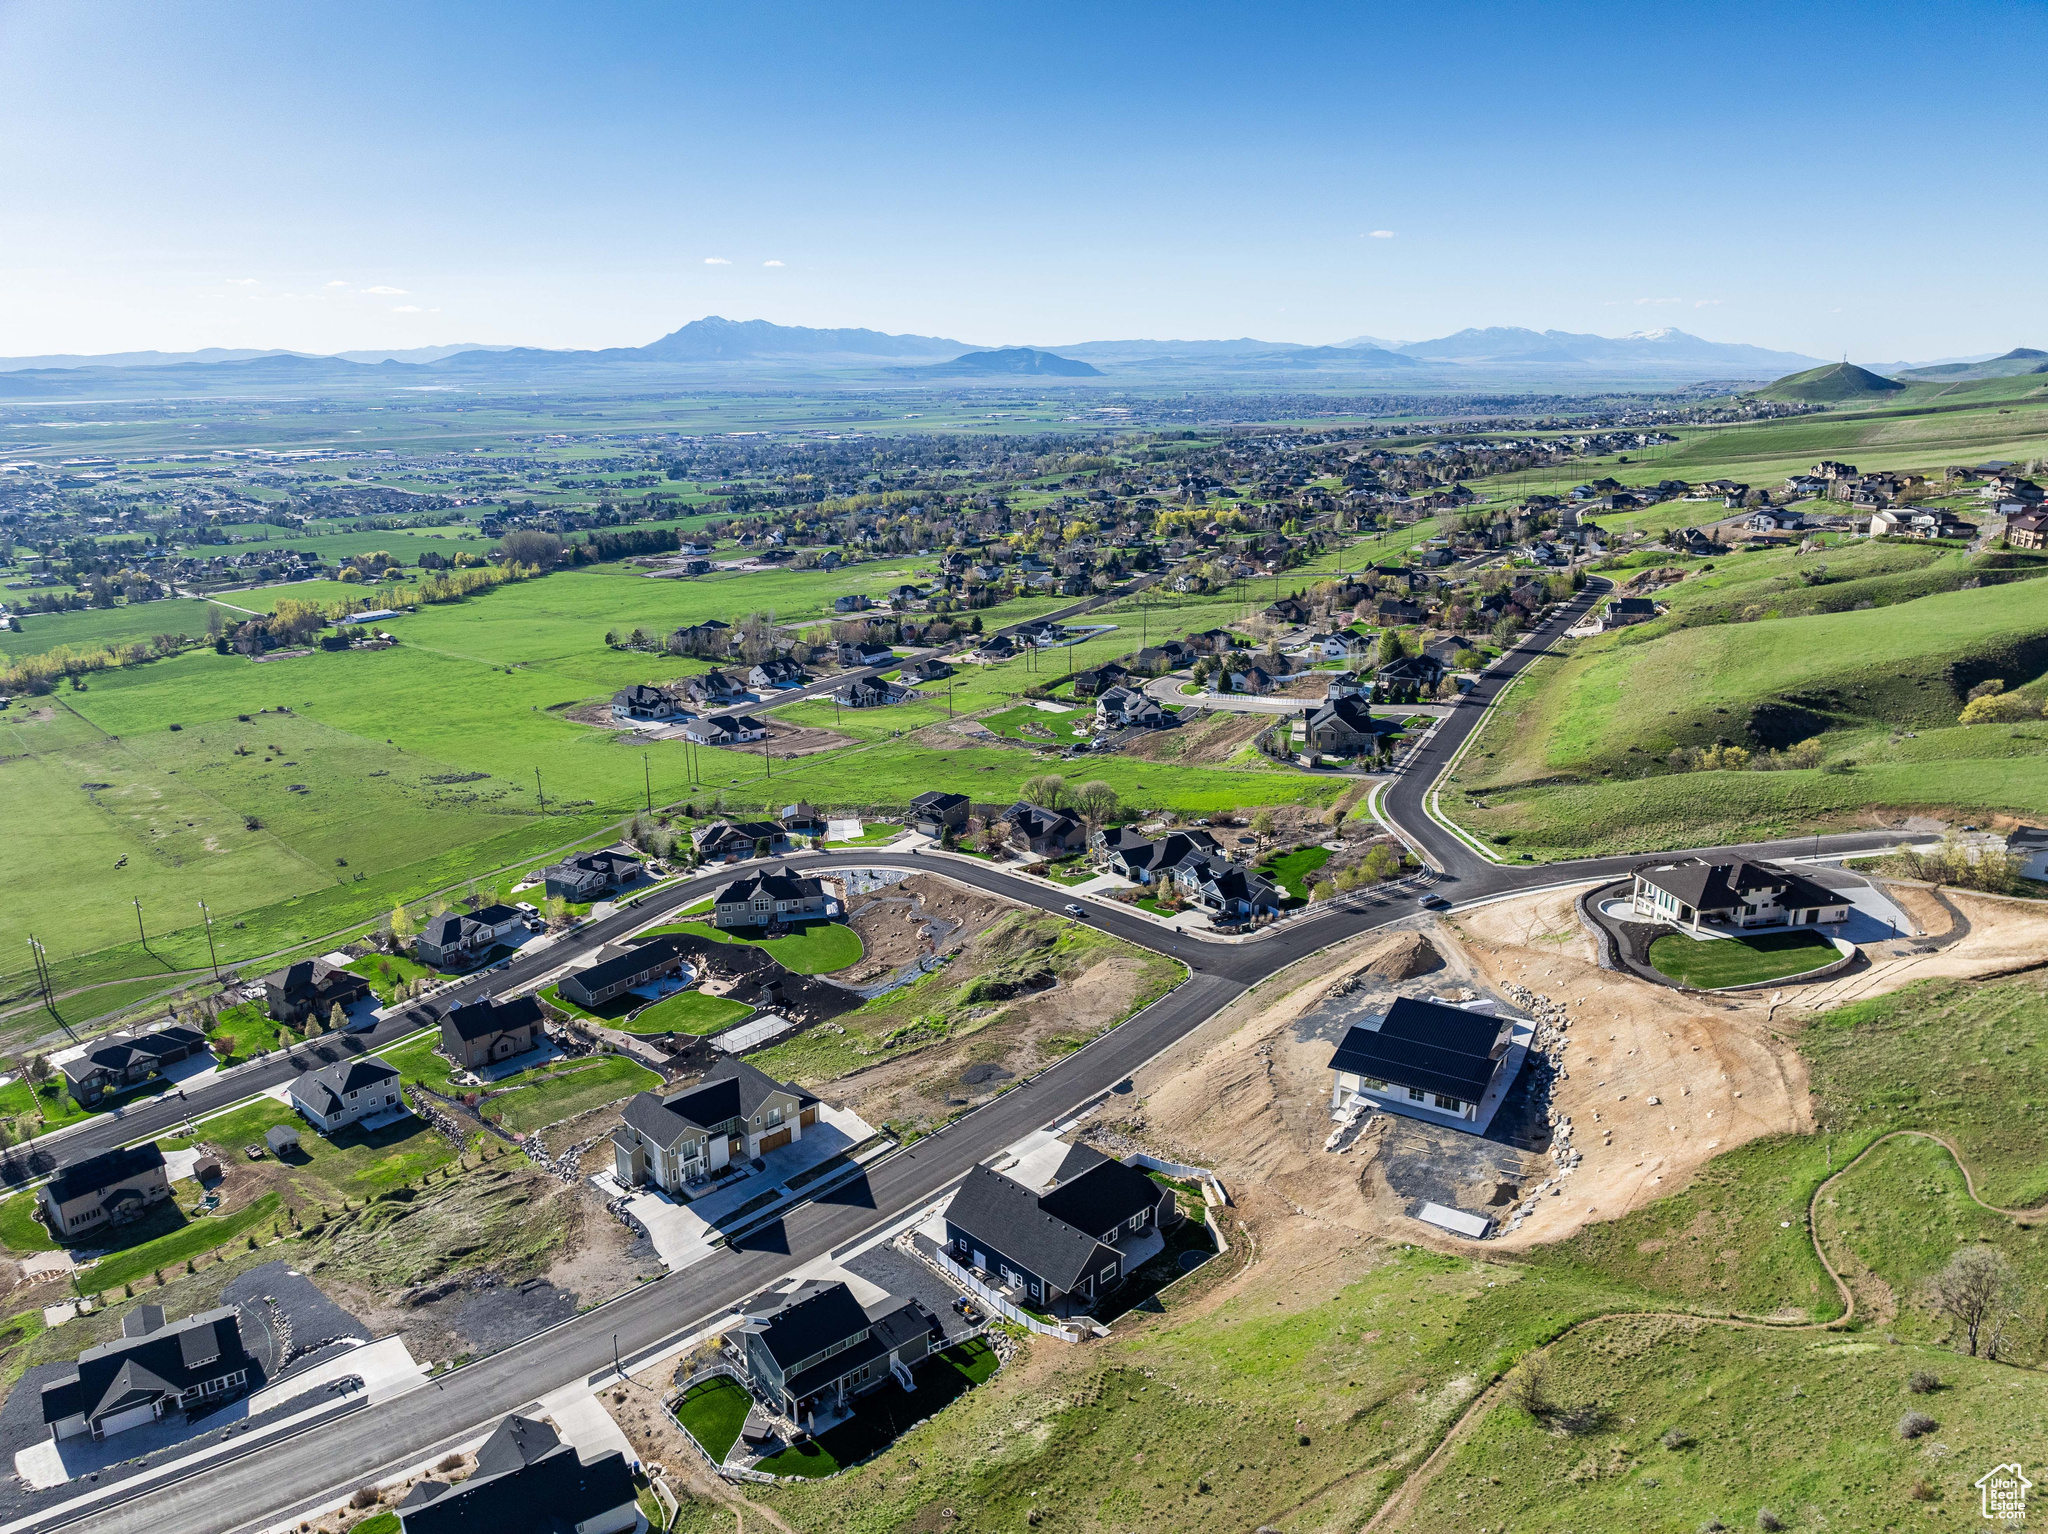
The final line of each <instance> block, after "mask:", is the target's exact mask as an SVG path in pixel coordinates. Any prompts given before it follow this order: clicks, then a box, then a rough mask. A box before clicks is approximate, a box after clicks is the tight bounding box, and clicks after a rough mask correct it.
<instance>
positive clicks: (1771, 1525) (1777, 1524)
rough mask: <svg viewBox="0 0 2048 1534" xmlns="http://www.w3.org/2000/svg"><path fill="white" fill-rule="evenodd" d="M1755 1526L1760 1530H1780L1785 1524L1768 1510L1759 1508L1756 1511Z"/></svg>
mask: <svg viewBox="0 0 2048 1534" xmlns="http://www.w3.org/2000/svg"><path fill="white" fill-rule="evenodd" d="M1756 1526H1757V1527H1758V1528H1760V1529H1782V1528H1784V1527H1785V1522H1784V1520H1783V1519H1782V1518H1780V1517H1779V1516H1778V1515H1777V1514H1776V1513H1774V1512H1772V1511H1771V1510H1770V1509H1769V1508H1767V1507H1760V1508H1758V1509H1757V1510H1756Z"/></svg>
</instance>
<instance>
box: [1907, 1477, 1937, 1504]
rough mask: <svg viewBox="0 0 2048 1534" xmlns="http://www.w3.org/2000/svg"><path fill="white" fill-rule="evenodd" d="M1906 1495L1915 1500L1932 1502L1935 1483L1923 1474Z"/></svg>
mask: <svg viewBox="0 0 2048 1534" xmlns="http://www.w3.org/2000/svg"><path fill="white" fill-rule="evenodd" d="M1906 1495H1907V1496H1909V1497H1911V1498H1912V1499H1913V1500H1914V1501H1915V1502H1932V1501H1933V1500H1934V1483H1933V1482H1932V1481H1930V1480H1928V1479H1927V1477H1926V1476H1924V1475H1923V1476H1922V1477H1920V1479H1919V1480H1917V1481H1915V1482H1914V1483H1913V1484H1912V1486H1911V1487H1909V1488H1908V1489H1907V1491H1906Z"/></svg>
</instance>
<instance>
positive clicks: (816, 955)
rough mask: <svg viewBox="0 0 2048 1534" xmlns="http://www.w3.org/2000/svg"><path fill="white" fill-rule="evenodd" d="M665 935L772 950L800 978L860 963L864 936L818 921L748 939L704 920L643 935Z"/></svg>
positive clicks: (784, 965)
mask: <svg viewBox="0 0 2048 1534" xmlns="http://www.w3.org/2000/svg"><path fill="white" fill-rule="evenodd" d="M663 932H686V933H688V934H689V935H690V936H692V937H701V938H707V939H709V940H710V941H711V942H714V943H751V944H753V945H754V946H756V947H761V948H766V949H768V950H769V951H770V952H771V953H773V954H774V956H775V961H776V962H777V963H778V964H780V965H781V966H782V967H783V968H784V969H786V970H788V971H790V972H791V973H792V974H797V975H829V974H832V973H833V972H834V971H836V970H842V969H845V968H846V967H847V966H848V965H850V964H857V963H859V962H860V955H861V946H860V934H859V933H857V932H855V931H854V930H853V928H851V927H848V926H846V925H844V924H842V923H840V922H836V921H814V922H812V923H810V924H809V925H808V926H805V927H801V928H799V929H798V930H796V931H794V932H791V933H790V934H789V935H788V936H787V937H747V936H744V935H742V934H741V933H738V932H733V931H729V930H727V929H724V928H720V927H714V926H712V925H711V924H710V923H709V922H701V921H683V922H672V923H670V924H669V925H667V926H665V927H655V928H653V929H652V930H651V931H647V932H643V933H641V934H639V935H640V937H642V938H649V937H654V936H656V935H657V934H659V933H663Z"/></svg>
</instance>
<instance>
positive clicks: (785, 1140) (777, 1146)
mask: <svg viewBox="0 0 2048 1534" xmlns="http://www.w3.org/2000/svg"><path fill="white" fill-rule="evenodd" d="M787 1144H789V1131H788V1130H787V1129H778V1130H776V1131H775V1133H774V1134H772V1135H763V1136H761V1154H762V1155H764V1156H765V1155H767V1154H768V1152H770V1151H772V1150H781V1149H782V1147H783V1146H785V1145H787Z"/></svg>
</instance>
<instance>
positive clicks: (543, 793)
mask: <svg viewBox="0 0 2048 1534" xmlns="http://www.w3.org/2000/svg"><path fill="white" fill-rule="evenodd" d="M533 791H534V792H535V793H536V794H538V795H540V812H541V813H542V814H543V815H545V814H546V813H547V812H548V795H547V790H546V789H544V788H542V787H541V786H540V769H539V768H538V767H536V768H534V769H533Z"/></svg>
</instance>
